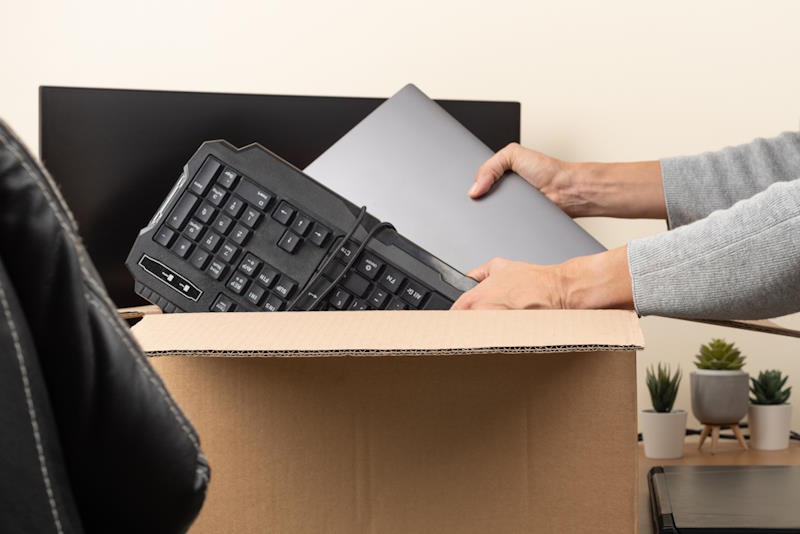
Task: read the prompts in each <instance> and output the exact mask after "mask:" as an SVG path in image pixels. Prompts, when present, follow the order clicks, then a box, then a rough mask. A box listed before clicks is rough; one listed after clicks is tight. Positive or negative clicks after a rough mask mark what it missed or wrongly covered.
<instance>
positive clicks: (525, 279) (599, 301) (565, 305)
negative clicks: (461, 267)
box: [451, 246, 633, 310]
mask: <svg viewBox="0 0 800 534" xmlns="http://www.w3.org/2000/svg"><path fill="white" fill-rule="evenodd" d="M467 276H471V277H472V278H474V279H475V280H477V281H478V282H480V283H479V284H478V285H477V286H475V287H473V288H472V289H470V290H469V291H467V292H466V293H464V294H463V295H461V297H459V299H458V300H457V301H456V302H455V303H454V304H453V306H452V307H451V309H453V310H472V309H534V308H549V309H552V308H561V309H601V308H616V309H633V281H632V280H631V275H630V268H629V266H628V247H627V246H624V247H619V248H615V249H611V250H608V251H606V252H601V253H599V254H592V255H590V256H581V257H578V258H573V259H571V260H569V261H566V262H564V263H561V264H559V265H546V266H542V265H533V264H530V263H525V262H521V261H511V260H506V259H503V258H495V259H493V260H492V261H490V262H488V263H485V264H484V265H481V266H480V267H478V268H477V269H473V270H472V271H470V272H468V273H467Z"/></svg>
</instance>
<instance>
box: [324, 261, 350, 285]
mask: <svg viewBox="0 0 800 534" xmlns="http://www.w3.org/2000/svg"><path fill="white" fill-rule="evenodd" d="M344 267H345V266H344V263H342V262H339V261H336V260H331V261H330V262H329V263H328V265H326V266H325V268H324V269H323V270H322V276H324V277H325V278H327V279H328V280H330V281H334V280H336V277H337V276H339V273H341V272H342V271H344Z"/></svg>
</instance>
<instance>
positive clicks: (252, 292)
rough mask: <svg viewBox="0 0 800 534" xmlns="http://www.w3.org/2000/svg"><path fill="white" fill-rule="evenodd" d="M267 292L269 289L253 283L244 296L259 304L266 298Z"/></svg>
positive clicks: (256, 304)
mask: <svg viewBox="0 0 800 534" xmlns="http://www.w3.org/2000/svg"><path fill="white" fill-rule="evenodd" d="M266 292H267V290H266V289H264V288H263V287H261V286H260V285H257V284H253V285H252V286H250V289H249V290H248V291H247V294H246V295H245V296H244V297H245V298H246V299H247V300H249V301H250V302H252V303H253V305H254V306H258V305H259V304H261V299H263V298H264V294H265V293H266Z"/></svg>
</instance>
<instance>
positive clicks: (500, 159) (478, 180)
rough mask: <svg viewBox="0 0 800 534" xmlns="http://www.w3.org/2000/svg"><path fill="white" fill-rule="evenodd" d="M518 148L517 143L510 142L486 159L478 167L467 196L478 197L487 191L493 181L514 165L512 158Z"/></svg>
mask: <svg viewBox="0 0 800 534" xmlns="http://www.w3.org/2000/svg"><path fill="white" fill-rule="evenodd" d="M518 150H519V144H517V143H511V144H509V145H506V147H505V148H503V149H502V150H500V151H499V152H497V153H496V154H495V155H494V156H492V157H491V158H489V159H488V160H486V161H485V162H484V163H483V165H481V166H480V167H479V168H478V173H477V174H476V175H475V181H474V182H473V183H472V187H470V189H469V193H468V194H469V196H470V197H471V198H480V197H482V196H483V195H485V194H486V193H488V192H489V189H491V188H492V186H493V185H494V183H495V182H496V181H498V180H499V179H500V178H501V177H502V176H503V174H505V172H506V171H507V170H509V169H511V168H512V167H513V166H514V159H515V157H516V154H517V152H518Z"/></svg>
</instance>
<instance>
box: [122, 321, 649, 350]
mask: <svg viewBox="0 0 800 534" xmlns="http://www.w3.org/2000/svg"><path fill="white" fill-rule="evenodd" d="M133 333H134V336H135V337H136V339H137V340H138V341H139V343H140V345H141V346H142V349H143V350H144V351H145V352H147V353H149V354H151V355H180V354H185V355H193V356H220V355H234V356H235V355H238V356H323V355H354V354H358V355H371V356H384V355H412V354H419V355H425V354H462V353H497V352H566V351H569V352H576V351H598V350H604V351H608V350H636V349H641V348H643V347H644V338H643V336H642V331H641V329H640V328H639V321H638V319H637V317H636V314H635V313H634V312H630V311H620V310H600V311H592V310H524V311H494V310H491V311H467V312H451V311H425V312H402V311H388V312H379V311H366V312H349V311H348V312H325V313H319V312H292V313H257V312H256V313H230V314H219V313H177V314H164V315H161V314H156V315H146V316H145V317H144V318H143V319H142V320H141V322H139V323H138V324H137V325H135V326H134V327H133Z"/></svg>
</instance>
